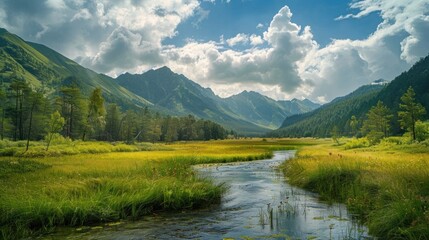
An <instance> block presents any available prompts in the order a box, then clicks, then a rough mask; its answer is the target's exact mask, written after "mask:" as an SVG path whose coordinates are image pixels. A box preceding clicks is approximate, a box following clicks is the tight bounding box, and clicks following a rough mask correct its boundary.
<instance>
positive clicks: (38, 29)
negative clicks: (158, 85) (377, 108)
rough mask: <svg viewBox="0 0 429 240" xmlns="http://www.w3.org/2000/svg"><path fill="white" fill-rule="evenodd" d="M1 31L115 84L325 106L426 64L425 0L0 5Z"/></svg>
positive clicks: (428, 13)
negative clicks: (172, 78)
mask: <svg viewBox="0 0 429 240" xmlns="http://www.w3.org/2000/svg"><path fill="white" fill-rule="evenodd" d="M0 27H3V28H6V29H7V30H8V31H10V32H12V33H15V34H17V35H19V36H20V37H22V38H23V39H25V40H28V41H32V42H37V43H42V44H44V45H46V46H48V47H51V48H53V49H54V50H56V51H58V52H60V53H62V54H63V55H65V56H67V57H69V58H71V59H73V60H75V61H76V62H78V63H80V64H82V65H83V66H85V67H88V68H90V69H93V70H95V71H96V72H99V73H104V74H107V75H110V76H112V77H116V76H118V75H120V74H122V73H124V72H130V73H142V72H145V71H147V70H150V69H154V68H158V67H162V66H168V67H169V68H171V69H172V70H173V71H174V72H177V73H180V74H184V75H185V76H187V77H188V78H189V79H191V80H193V81H195V82H197V83H199V84H200V85H202V86H203V87H210V88H212V89H213V91H214V92H215V93H216V94H218V95H219V96H221V97H227V96H230V95H233V94H238V93H239V92H241V91H244V90H247V91H257V92H259V93H262V94H264V95H267V96H269V97H271V98H274V99H276V100H287V99H292V98H298V99H303V98H308V99H310V100H312V101H316V102H320V103H325V102H328V101H330V100H332V99H334V98H335V97H338V96H343V95H346V94H348V93H350V92H351V91H353V90H355V89H356V88H358V87H359V86H361V85H364V84H368V83H370V82H372V81H374V80H377V79H380V78H383V79H386V80H392V79H393V78H394V77H395V76H397V75H399V74H400V73H401V72H403V71H406V70H408V69H409V68H410V67H411V66H412V65H413V64H414V63H415V62H416V61H418V60H419V59H420V58H422V57H425V56H426V55H428V54H429V1H428V0H350V1H347V0H330V1H320V0H123V1H115V0H38V1H34V0H0Z"/></svg>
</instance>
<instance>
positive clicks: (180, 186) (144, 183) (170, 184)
mask: <svg viewBox="0 0 429 240" xmlns="http://www.w3.org/2000/svg"><path fill="white" fill-rule="evenodd" d="M314 143H315V141H314V140H308V139H307V140H297V139H282V140H265V139H247V140H223V141H207V142H179V143H173V144H161V143H159V144H150V143H140V144H135V145H125V144H123V143H105V142H72V141H63V142H58V143H56V144H55V145H53V146H52V147H51V148H50V149H49V151H45V150H44V144H43V143H41V142H32V143H31V144H30V149H29V151H25V148H24V146H25V144H24V143H21V142H10V141H1V142H0V155H2V157H0V186H1V187H0V238H3V239H16V238H23V237H28V236H32V237H34V236H38V235H40V234H46V233H49V232H51V231H53V230H54V229H55V227H58V226H82V225H92V224H99V223H103V222H114V221H118V220H122V219H127V220H133V219H139V218H141V217H143V216H145V215H147V214H151V213H154V212H157V211H177V210H183V209H194V208H200V207H205V206H208V205H210V204H216V203H218V202H219V201H220V198H221V196H222V193H223V192H224V190H225V188H224V186H222V185H215V184H213V182H212V181H211V180H210V179H204V178H201V177H198V176H197V175H196V174H195V173H194V171H193V170H192V168H191V166H192V165H194V164H201V163H219V162H232V161H251V160H256V159H263V158H269V157H271V156H272V151H274V150H284V149H294V148H297V147H299V146H305V145H309V144H314Z"/></svg>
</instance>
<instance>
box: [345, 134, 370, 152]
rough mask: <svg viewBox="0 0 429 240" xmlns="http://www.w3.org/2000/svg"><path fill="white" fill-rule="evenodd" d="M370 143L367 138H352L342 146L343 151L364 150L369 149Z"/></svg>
mask: <svg viewBox="0 0 429 240" xmlns="http://www.w3.org/2000/svg"><path fill="white" fill-rule="evenodd" d="M369 146H370V143H369V140H368V139H367V138H365V137H364V138H353V139H352V140H350V141H348V142H346V144H345V145H344V148H345V149H353V148H364V147H369Z"/></svg>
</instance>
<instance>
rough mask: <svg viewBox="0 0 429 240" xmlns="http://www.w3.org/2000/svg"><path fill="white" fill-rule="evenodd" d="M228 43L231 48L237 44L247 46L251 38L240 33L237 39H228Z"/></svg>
mask: <svg viewBox="0 0 429 240" xmlns="http://www.w3.org/2000/svg"><path fill="white" fill-rule="evenodd" d="M226 42H227V43H228V45H229V46H230V47H233V46H235V45H237V44H246V43H248V42H249V36H247V35H246V34H244V33H239V34H237V35H236V36H235V37H233V38H230V39H227V40H226Z"/></svg>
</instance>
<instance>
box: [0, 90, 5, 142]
mask: <svg viewBox="0 0 429 240" xmlns="http://www.w3.org/2000/svg"><path fill="white" fill-rule="evenodd" d="M6 102H7V98H6V91H5V90H4V89H3V87H2V88H0V140H3V139H4V132H5V118H6Z"/></svg>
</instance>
